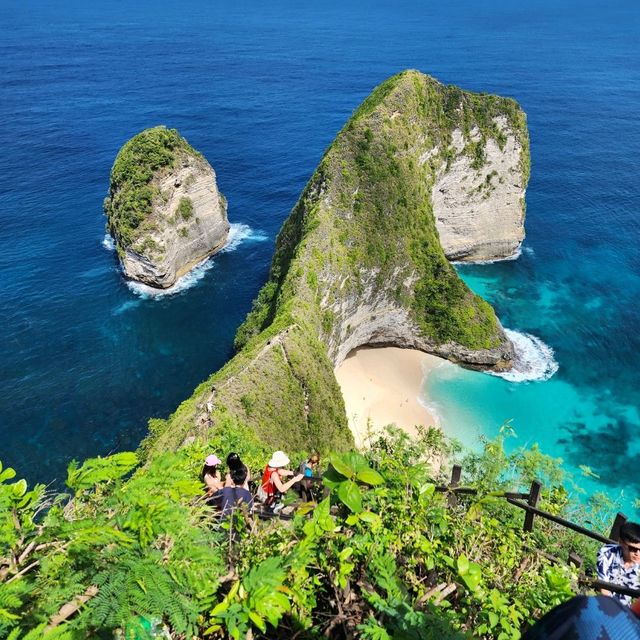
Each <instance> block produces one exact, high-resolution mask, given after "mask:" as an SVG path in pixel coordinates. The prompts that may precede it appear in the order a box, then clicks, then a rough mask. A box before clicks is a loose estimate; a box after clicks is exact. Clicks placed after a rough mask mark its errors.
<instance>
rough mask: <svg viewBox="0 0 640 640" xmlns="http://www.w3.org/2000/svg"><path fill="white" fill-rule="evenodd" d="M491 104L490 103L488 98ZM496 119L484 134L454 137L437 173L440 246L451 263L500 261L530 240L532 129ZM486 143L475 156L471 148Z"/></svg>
mask: <svg viewBox="0 0 640 640" xmlns="http://www.w3.org/2000/svg"><path fill="white" fill-rule="evenodd" d="M486 99H490V98H486ZM520 120H521V121H520V122H518V123H516V126H514V124H513V122H510V121H509V119H508V118H507V117H506V116H503V115H498V116H494V118H493V124H494V125H495V128H492V130H490V131H489V132H486V133H485V134H484V139H483V133H482V132H481V131H480V129H479V128H478V127H474V128H473V129H472V130H470V131H468V132H467V133H465V132H464V131H463V130H462V129H455V130H454V131H453V132H452V135H451V146H450V147H449V149H450V156H449V157H448V158H447V160H448V162H447V163H445V164H444V165H443V166H442V167H441V168H440V169H439V170H437V172H436V179H435V182H434V185H433V187H432V190H431V193H432V201H433V213H434V216H435V219H436V227H437V229H438V233H439V234H440V243H441V244H442V248H443V249H444V252H445V254H446V256H447V258H449V259H450V260H467V261H474V260H499V259H501V258H508V257H511V256H512V255H514V254H515V253H516V252H517V251H518V249H519V248H520V244H521V243H522V241H523V240H524V213H525V201H524V195H525V190H526V186H527V181H528V178H529V172H528V167H529V144H528V136H527V130H526V128H525V127H523V126H521V123H522V121H523V120H524V115H522V117H521V119H520ZM478 143H480V144H482V146H483V149H482V151H481V153H480V154H479V155H478V156H477V157H476V156H473V157H472V156H470V154H469V153H468V151H467V149H468V145H476V144H478Z"/></svg>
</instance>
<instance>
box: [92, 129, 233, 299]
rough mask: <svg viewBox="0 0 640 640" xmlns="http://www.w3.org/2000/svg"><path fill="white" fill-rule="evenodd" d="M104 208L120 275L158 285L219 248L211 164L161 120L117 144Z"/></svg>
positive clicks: (220, 203)
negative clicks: (119, 147)
mask: <svg viewBox="0 0 640 640" xmlns="http://www.w3.org/2000/svg"><path fill="white" fill-rule="evenodd" d="M105 213H106V215H107V219H108V227H109V231H110V233H111V235H112V236H113V237H114V239H115V242H116V247H117V250H118V255H119V257H120V261H121V263H122V268H123V271H124V273H125V275H126V276H127V277H128V278H131V279H133V280H138V281H140V282H144V283H145V284H148V285H150V286H153V287H158V288H166V287H170V286H171V285H172V284H174V283H175V281H176V280H177V279H178V278H180V277H181V276H182V275H184V274H185V273H187V272H188V271H189V270H190V269H191V268H193V267H194V266H195V265H197V264H198V263H199V262H201V261H202V260H203V259H205V258H206V257H207V256H209V255H211V254H213V253H215V252H216V251H218V250H219V249H221V248H222V247H223V246H224V244H225V242H226V240H227V236H228V233H229V222H228V221H227V203H226V200H225V198H224V196H223V195H222V194H221V193H220V192H219V191H218V188H217V186H216V175H215V172H214V170H213V169H212V167H211V165H210V164H209V163H208V162H207V161H206V160H205V159H204V158H203V157H202V155H200V154H199V153H198V152H197V151H195V150H194V149H193V148H192V147H191V146H190V145H189V144H188V143H187V141H186V140H185V139H184V138H182V137H181V136H180V135H179V134H178V132H177V131H176V130H175V129H167V128H165V127H154V128H153V129H146V130H145V131H143V132H142V133H139V134H138V135H136V136H134V137H133V138H132V139H131V140H129V141H128V142H127V143H126V144H125V145H124V146H123V147H122V149H121V150H120V152H119V153H118V156H117V157H116V160H115V162H114V165H113V168H112V170H111V185H110V189H109V195H108V197H107V198H106V199H105Z"/></svg>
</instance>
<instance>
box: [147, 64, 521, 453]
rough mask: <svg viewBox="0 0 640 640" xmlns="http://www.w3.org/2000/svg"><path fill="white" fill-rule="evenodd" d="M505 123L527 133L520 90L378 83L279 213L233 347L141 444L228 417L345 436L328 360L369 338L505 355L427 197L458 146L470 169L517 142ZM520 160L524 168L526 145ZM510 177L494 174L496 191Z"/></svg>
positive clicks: (507, 349)
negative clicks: (264, 274)
mask: <svg viewBox="0 0 640 640" xmlns="http://www.w3.org/2000/svg"><path fill="white" fill-rule="evenodd" d="M506 128H508V130H509V131H518V132H519V133H518V139H519V140H521V141H522V140H526V130H525V129H524V128H525V124H524V116H523V114H522V112H521V110H520V109H519V107H518V105H517V104H516V103H515V102H514V101H513V100H509V99H504V98H498V97H495V96H485V95H477V94H470V93H467V92H463V91H461V90H460V89H457V88H456V87H447V86H444V85H442V84H440V83H438V82H437V81H436V80H434V79H433V78H430V77H428V76H425V75H423V74H421V73H419V72H417V71H406V72H403V73H401V74H398V75H396V76H393V77H392V78H390V79H389V80H387V81H386V82H384V83H383V84H382V85H380V86H379V87H378V88H376V89H375V91H374V92H373V93H372V94H371V95H370V96H369V97H368V98H367V99H366V100H365V102H364V103H363V104H362V105H361V106H360V107H359V108H358V109H357V111H356V112H355V113H354V115H353V117H352V118H351V119H350V120H349V122H348V123H347V124H346V125H345V127H344V128H343V130H342V131H341V132H340V133H339V134H338V136H337V137H336V139H335V141H334V142H333V143H332V145H331V146H330V147H329V149H328V150H327V151H326V152H325V155H324V157H323V159H322V161H321V163H320V165H319V166H318V168H317V169H316V171H315V172H314V174H313V176H312V177H311V179H310V180H309V183H308V184H307V186H306V188H305V190H304V191H303V193H302V195H301V197H300V200H299V201H298V203H297V204H296V206H295V207H294V209H293V211H292V213H291V215H290V216H289V218H288V219H287V220H286V222H285V223H284V225H283V227H282V229H281V231H280V234H279V235H278V239H277V243H276V252H275V255H274V258H273V262H272V265H271V272H270V276H269V280H268V282H267V283H266V284H265V286H264V287H263V289H262V290H261V292H260V294H259V296H258V298H257V299H256V301H255V302H254V306H253V309H252V311H251V312H250V314H249V315H248V317H247V319H246V320H245V322H244V324H243V325H242V326H241V327H240V329H239V330H238V333H237V335H236V347H237V349H238V353H237V355H236V356H235V357H234V358H233V359H231V360H230V361H229V362H228V363H227V365H225V367H223V368H222V369H221V370H220V371H218V372H217V373H215V374H214V375H213V376H212V377H211V378H210V380H209V381H207V382H206V383H204V384H203V385H201V387H199V388H198V389H197V390H196V392H195V394H194V396H193V397H192V398H191V399H190V400H188V401H186V402H185V403H183V405H182V406H181V407H180V408H179V409H178V411H177V412H176V413H175V414H174V415H173V416H172V417H171V418H170V419H169V424H168V425H162V424H158V423H156V424H155V427H154V429H153V433H152V435H151V437H150V438H149V439H148V440H147V443H146V445H145V447H146V448H147V449H148V450H150V451H151V452H153V451H159V450H163V449H166V448H171V447H175V446H179V444H180V443H181V442H182V441H184V439H185V438H187V437H189V438H192V437H197V436H198V434H199V433H202V432H206V431H208V430H209V429H215V428H220V426H221V425H223V424H225V421H227V420H229V419H232V420H238V421H241V422H243V423H246V424H249V425H250V426H251V427H252V428H253V429H255V431H256V433H257V434H258V436H259V437H260V438H261V439H262V440H263V441H265V442H267V443H269V444H270V445H272V446H273V447H284V448H287V447H291V448H293V449H295V448H305V449H309V448H312V447H313V448H319V449H326V448H327V447H329V446H331V447H332V448H333V449H340V448H342V447H347V446H349V445H350V444H351V443H352V439H351V435H350V433H349V431H348V428H347V421H346V416H345V410H344V405H343V402H342V397H341V394H340V390H339V388H338V385H337V383H336V380H335V376H334V375H333V369H334V367H335V366H336V365H337V364H339V363H340V362H341V361H342V360H343V359H344V358H345V357H346V355H347V354H348V353H349V352H350V351H351V350H352V349H354V348H356V347H358V346H361V345H365V344H379V345H393V346H399V347H414V348H417V349H421V350H423V351H427V352H429V353H435V354H437V355H440V356H443V357H446V358H449V359H451V360H453V361H455V362H459V363H461V364H463V365H465V366H469V367H474V368H487V369H505V368H508V367H510V366H511V362H512V358H513V347H512V345H511V343H510V342H509V340H508V339H507V338H506V336H505V334H504V331H503V330H502V327H501V326H500V323H499V322H498V320H497V318H496V316H495V314H494V312H493V310H492V308H491V307H490V306H489V305H488V304H487V303H486V302H485V301H484V300H482V299H481V298H480V297H479V296H477V295H474V294H473V293H472V292H471V291H470V290H469V289H468V288H467V287H466V285H465V284H464V283H463V282H462V281H461V280H460V278H459V277H458V276H457V274H456V272H455V270H454V268H453V267H452V266H451V265H450V264H449V262H448V260H447V259H446V257H445V254H444V251H443V249H442V246H441V244H440V241H439V237H438V231H437V229H436V221H435V218H434V213H433V206H434V203H433V199H432V193H433V189H434V187H435V186H436V185H437V184H439V183H441V181H442V180H444V179H446V177H447V175H450V174H449V172H451V171H453V172H456V171H459V168H460V166H462V162H463V160H462V159H461V157H460V155H461V153H464V154H465V155H468V157H469V158H470V162H471V165H472V171H471V174H472V175H475V174H474V173H473V172H476V171H478V170H482V167H484V164H485V162H486V161H487V158H489V162H490V163H494V158H495V162H498V163H499V162H500V159H499V156H498V154H497V153H496V152H495V149H493V147H491V145H492V144H493V143H492V142H491V141H492V140H494V141H495V144H496V145H497V148H498V149H500V148H502V149H503V150H504V151H505V153H508V152H509V149H510V146H509V141H508V136H507V135H506V134H505V133H504V131H505V130H506ZM457 131H462V132H463V134H462V137H460V134H458V133H456V132H457ZM461 140H467V142H466V143H465V146H464V147H462V149H460V141H461ZM522 149H525V147H524V146H523V147H522ZM525 160H526V162H525ZM520 161H521V163H522V168H523V171H526V168H527V166H528V155H527V154H526V153H522V154H521V156H520ZM489 166H493V164H490V165H489ZM492 170H493V169H491V171H492ZM463 177H465V176H461V179H462V178H463ZM473 179H475V177H474V178H473ZM524 182H526V179H525V180H523V181H522V183H524ZM502 185H503V183H501V182H500V180H497V181H496V182H495V183H493V182H491V187H492V189H494V190H495V191H496V192H501V190H502Z"/></svg>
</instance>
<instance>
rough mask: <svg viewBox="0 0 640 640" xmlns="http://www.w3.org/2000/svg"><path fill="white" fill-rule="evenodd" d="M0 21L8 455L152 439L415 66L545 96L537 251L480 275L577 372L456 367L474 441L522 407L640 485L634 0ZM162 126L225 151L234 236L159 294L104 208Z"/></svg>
mask: <svg viewBox="0 0 640 640" xmlns="http://www.w3.org/2000/svg"><path fill="white" fill-rule="evenodd" d="M603 4H604V3H603ZM0 36H1V37H0V149H1V153H0V176H1V179H0V312H1V316H0V317H1V318H2V321H1V322H0V347H1V354H2V366H1V368H0V443H1V444H0V459H1V460H2V461H3V463H4V464H9V465H12V466H14V467H16V468H17V469H18V471H19V473H20V474H21V475H26V476H27V477H28V478H29V479H31V480H39V481H45V482H48V481H51V480H53V479H54V478H56V479H58V480H60V479H63V478H64V476H65V468H66V465H67V463H68V462H69V461H70V460H71V459H72V458H78V459H81V458H83V457H86V456H93V455H97V454H106V453H108V452H111V451H114V450H120V449H128V448H132V447H135V446H136V445H137V444H138V442H139V441H140V439H141V438H142V437H143V436H144V434H145V430H146V421H147V419H148V418H149V417H152V416H166V415H168V414H169V413H170V412H171V411H172V410H173V409H175V407H176V406H177V405H178V404H179V402H180V401H181V400H182V399H184V398H186V397H187V396H188V395H189V394H190V393H191V391H192V389H193V388H194V387H195V386H196V385H197V384H198V383H199V382H201V381H202V380H203V379H204V378H206V377H207V375H208V374H209V373H211V372H213V371H214V370H216V369H217V368H219V367H220V366H221V365H222V364H223V363H224V361H225V360H226V359H227V358H228V357H229V356H230V354H231V348H232V340H233V335H234V332H235V329H236V327H237V326H238V324H239V323H240V322H241V321H242V319H243V318H244V316H245V314H246V313H247V311H248V310H249V308H250V306H251V301H252V299H253V298H254V296H255V295H256V294H257V292H258V290H259V288H260V286H261V285H262V283H263V282H264V281H265V279H266V276H267V271H268V267H269V263H270V260H271V254H272V251H273V245H274V240H275V236H276V234H277V231H278V229H279V227H280V225H281V224H282V222H283V220H284V219H285V218H286V216H287V215H288V213H289V211H290V210H291V208H292V206H293V205H294V203H295V201H296V199H297V197H298V195H299V193H300V191H301V190H302V188H303V187H304V185H305V183H306V181H307V180H308V178H309V177H310V175H311V174H312V172H313V170H314V168H315V166H316V165H317V163H318V161H319V160H320V158H321V156H322V153H323V150H324V149H325V148H326V147H327V146H328V145H329V144H330V142H331V141H332V139H333V137H334V136H335V134H336V133H337V131H338V130H339V129H340V128H341V127H342V125H343V124H344V123H345V121H346V120H347V118H348V117H349V116H350V114H351V113H352V111H353V110H354V109H355V108H356V107H357V105H358V104H359V103H360V102H361V101H362V100H363V99H364V98H365V97H366V96H367V95H368V93H369V92H370V91H371V90H372V89H373V87H374V86H376V85H377V84H379V83H380V82H382V81H383V80H384V79H385V78H386V77H388V76H389V75H391V74H393V73H396V72H398V71H400V70H402V69H405V68H416V69H419V70H421V71H424V72H426V73H429V74H431V75H433V76H435V77H436V78H438V79H439V80H441V81H442V82H445V83H453V84H457V85H459V86H461V87H463V88H465V89H469V90H473V91H487V92H492V93H498V94H501V95H507V96H513V97H514V98H516V99H517V100H518V101H519V102H520V104H521V105H522V107H523V108H524V110H525V111H526V112H527V114H528V119H529V120H528V121H529V128H530V134H531V153H532V177H531V182H530V185H529V189H528V192H527V204H528V212H527V223H526V227H527V239H526V241H525V244H524V247H523V253H522V255H521V257H520V258H519V259H518V260H515V261H511V262H502V263H498V264H493V265H477V266H465V267H460V272H461V274H462V275H463V277H464V278H465V279H466V281H467V282H468V283H469V284H470V285H471V286H472V287H473V288H474V289H475V290H476V291H478V292H479V293H481V294H482V295H484V296H486V297H487V299H488V300H489V301H490V302H492V303H493V304H494V306H495V308H496V310H497V312H498V314H499V316H500V318H501V320H502V322H503V324H504V325H505V326H506V327H508V328H509V329H512V330H515V331H518V332H521V333H528V334H532V335H533V336H535V337H536V338H538V339H539V340H541V341H542V343H544V345H547V346H548V347H549V348H550V349H552V350H553V356H552V357H553V359H554V360H555V362H557V365H558V370H557V372H556V373H555V374H554V375H553V376H552V377H551V378H549V379H548V380H545V381H542V380H539V381H529V382H510V381H507V380H504V379H501V378H496V377H491V376H488V375H486V374H481V373H473V372H469V371H464V370H462V369H459V368H457V367H454V366H443V367H441V368H440V369H438V370H437V371H436V372H435V373H434V374H433V375H431V376H430V377H429V378H428V380H427V381H426V394H427V395H428V398H429V399H428V402H429V403H431V404H432V405H434V406H435V407H436V409H437V412H438V414H439V416H440V418H441V421H442V424H443V427H444V428H445V429H446V430H447V431H448V432H450V433H452V434H454V435H455V436H457V437H459V438H461V439H462V440H463V441H465V442H468V443H469V444H473V442H477V435H479V434H480V435H482V434H484V435H487V436H493V435H495V434H496V433H497V431H498V429H499V427H500V425H501V424H502V423H503V422H504V421H505V420H511V423H510V424H511V425H512V426H513V428H514V429H515V430H516V432H517V433H518V436H519V440H518V442H520V443H530V442H533V441H539V442H540V443H541V445H542V447H543V449H544V450H545V451H547V452H548V453H551V454H553V455H556V456H561V457H562V458H563V459H564V460H565V464H566V465H567V467H568V468H575V467H577V466H578V465H580V464H586V465H588V466H590V467H591V468H592V470H593V471H594V472H595V473H596V474H598V475H599V476H600V479H599V480H597V481H593V480H592V482H594V484H593V486H594V488H595V487H596V486H597V487H600V488H604V489H605V490H607V491H608V492H609V493H610V494H611V495H612V496H616V495H617V494H618V493H619V492H620V491H621V490H624V495H625V497H626V498H627V500H633V499H634V498H636V497H638V496H640V475H639V474H638V473H637V469H638V467H639V465H640V437H639V433H640V416H639V407H638V402H639V394H638V388H639V387H640V384H639V383H640V374H639V373H638V365H637V358H638V355H639V353H640V314H639V311H638V305H637V300H638V297H639V295H640V247H639V240H640V223H639V214H640V190H639V189H638V186H639V181H638V176H639V175H640V115H639V114H640V46H639V44H638V43H640V6H639V5H638V3H631V2H627V3H616V2H614V3H607V6H606V8H604V6H603V7H599V6H596V5H589V4H585V3H580V4H575V5H572V6H569V5H567V4H563V6H557V3H551V2H548V3H534V4H531V3H513V2H506V1H505V2H482V3H479V2H471V1H466V2H452V3H442V2H426V1H419V0H413V1H410V0H397V1H394V2H365V1H351V0H341V1H339V2H338V1H335V0H330V1H324V0H323V1H322V2H315V3H307V2H304V3H303V2H293V1H291V2H284V1H279V0H274V1H272V2H261V1H257V0H256V1H251V2H248V1H237V2H235V3H219V2H216V1H215V0H208V1H204V0H203V1H191V2H189V1H187V2H185V3H181V4H177V3H168V2H163V1H157V0H156V1H155V2H150V1H149V0H140V1H138V2H135V3H128V2H126V3H125V2H124V1H122V0H112V1H111V2H109V3H106V2H104V3H86V2H78V1H70V0H67V1H65V2H60V3H53V2H43V1H38V0H35V1H29V2H24V1H23V2H17V1H15V2H14V1H12V0H0ZM157 124H166V125H167V126H169V127H175V128H177V129H178V130H179V131H180V132H181V133H182V134H183V135H184V136H185V137H186V138H187V139H188V140H189V142H190V143H191V144H192V145H193V146H194V147H195V148H196V149H198V150H200V151H201V152H202V153H203V154H204V155H205V156H206V157H207V158H208V160H209V161H210V162H211V164H212V165H213V167H214V168H215V170H216V172H217V175H218V185H219V187H220V189H221V190H222V192H223V193H224V194H225V196H226V197H227V198H228V201H229V218H230V221H231V223H232V224H233V233H234V241H233V243H232V244H231V246H230V247H229V248H228V249H227V250H226V251H225V252H223V253H221V254H219V255H217V256H215V257H214V258H213V259H212V260H210V261H209V262H208V263H207V264H206V265H205V268H203V269H201V270H200V272H199V273H198V274H196V276H195V277H192V278H191V280H190V281H188V282H187V283H183V284H186V285H188V286H183V287H182V288H181V289H180V290H178V291H176V292H174V293H173V294H172V295H164V296H149V295H148V294H147V293H145V292H144V291H140V290H135V289H132V288H130V287H129V286H128V285H127V283H126V282H125V281H124V280H123V279H122V277H121V274H120V272H119V269H118V264H117V261H116V258H115V255H114V253H113V251H112V250H109V248H108V242H105V219H104V217H103V214H102V201H103V198H104V197H105V195H106V193H107V189H108V183H109V171H110V168H111V165H112V163H113V160H114V158H115V155H116V153H117V152H118V150H119V148H120V147H121V145H122V144H123V143H124V142H125V141H126V140H127V139H128V138H130V137H131V136H132V135H134V134H135V133H137V132H139V131H140V130H142V129H144V128H146V127H150V126H154V125H157ZM550 357H551V356H550Z"/></svg>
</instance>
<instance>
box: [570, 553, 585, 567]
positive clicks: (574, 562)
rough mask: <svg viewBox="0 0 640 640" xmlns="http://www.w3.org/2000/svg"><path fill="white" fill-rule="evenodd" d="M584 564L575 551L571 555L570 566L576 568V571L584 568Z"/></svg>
mask: <svg viewBox="0 0 640 640" xmlns="http://www.w3.org/2000/svg"><path fill="white" fill-rule="evenodd" d="M582 563H583V560H582V558H581V557H580V556H579V555H578V554H577V553H576V552H575V551H572V552H571V553H570V554H569V564H570V565H571V566H572V567H576V569H580V568H582Z"/></svg>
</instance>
